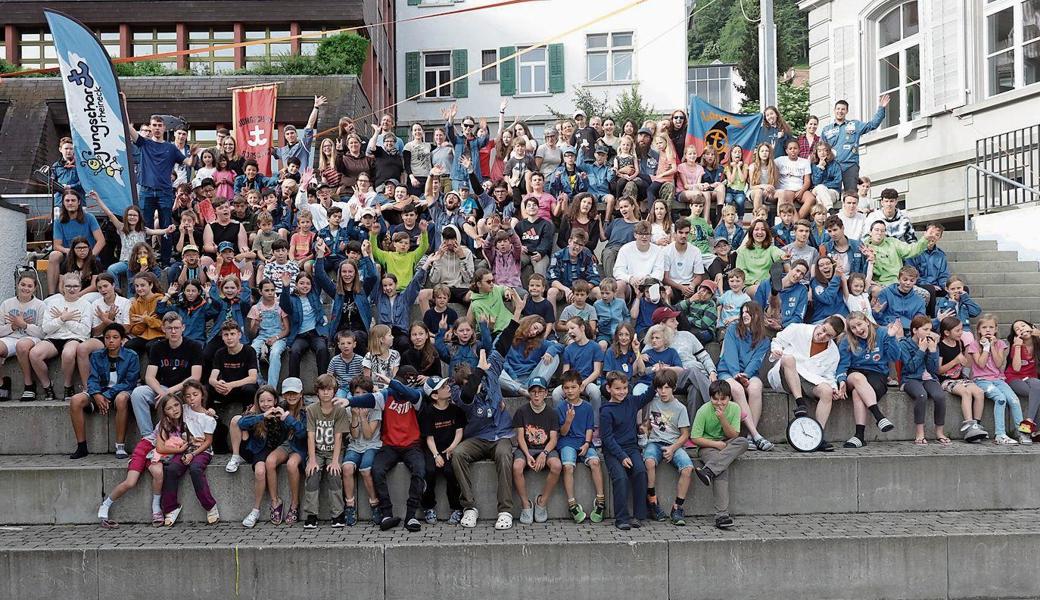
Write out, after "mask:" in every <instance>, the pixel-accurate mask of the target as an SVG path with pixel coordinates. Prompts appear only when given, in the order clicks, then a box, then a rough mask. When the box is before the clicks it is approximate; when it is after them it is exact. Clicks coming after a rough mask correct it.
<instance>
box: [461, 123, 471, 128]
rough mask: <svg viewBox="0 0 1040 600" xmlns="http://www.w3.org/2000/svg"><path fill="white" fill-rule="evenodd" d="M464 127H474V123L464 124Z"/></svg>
mask: <svg viewBox="0 0 1040 600" xmlns="http://www.w3.org/2000/svg"><path fill="white" fill-rule="evenodd" d="M462 126H463V127H473V123H463V124H462Z"/></svg>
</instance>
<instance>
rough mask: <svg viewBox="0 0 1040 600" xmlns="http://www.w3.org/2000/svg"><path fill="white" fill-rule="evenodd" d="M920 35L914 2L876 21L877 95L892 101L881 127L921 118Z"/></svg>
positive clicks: (889, 12)
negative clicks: (889, 97)
mask: <svg viewBox="0 0 1040 600" xmlns="http://www.w3.org/2000/svg"><path fill="white" fill-rule="evenodd" d="M920 32H921V26H920V22H919V21H918V13H917V1H916V0H914V1H913V2H904V3H903V4H901V5H899V6H896V7H895V8H893V9H892V10H890V11H888V12H887V13H885V14H884V16H882V17H881V18H880V19H878V22H877V44H878V50H877V57H878V59H877V69H878V70H877V81H878V93H879V94H880V95H884V94H888V95H889V96H891V98H892V101H891V103H890V104H889V108H888V112H887V113H886V114H885V120H884V122H883V123H882V124H881V126H882V127H892V126H893V125H898V124H899V123H905V122H907V121H912V120H914V119H916V118H918V117H919V116H920V115H921V36H920Z"/></svg>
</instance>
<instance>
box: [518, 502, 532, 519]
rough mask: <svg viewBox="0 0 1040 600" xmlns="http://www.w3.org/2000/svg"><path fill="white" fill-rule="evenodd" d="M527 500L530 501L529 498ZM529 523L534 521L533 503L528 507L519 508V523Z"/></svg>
mask: <svg viewBox="0 0 1040 600" xmlns="http://www.w3.org/2000/svg"><path fill="white" fill-rule="evenodd" d="M528 502H530V500H528ZM531 523H534V504H531V506H530V507H528V508H521V509H520V524H521V525H530V524H531Z"/></svg>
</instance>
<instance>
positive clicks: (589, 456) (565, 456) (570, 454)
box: [560, 445, 599, 465]
mask: <svg viewBox="0 0 1040 600" xmlns="http://www.w3.org/2000/svg"><path fill="white" fill-rule="evenodd" d="M593 460H599V453H597V452H596V449H595V448H593V447H592V446H591V445H590V446H589V450H588V452H586V453H585V457H584V458H583V459H582V461H583V462H584V463H585V464H586V465H588V464H589V462H590V461H593ZM560 462H562V463H563V464H565V465H574V464H577V462H578V449H577V448H571V447H570V446H562V447H561V448H560Z"/></svg>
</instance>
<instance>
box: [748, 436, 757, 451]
mask: <svg viewBox="0 0 1040 600" xmlns="http://www.w3.org/2000/svg"><path fill="white" fill-rule="evenodd" d="M747 449H748V452H754V451H755V450H758V447H757V446H755V440H754V439H753V438H752V437H751V436H750V435H749V436H747Z"/></svg>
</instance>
